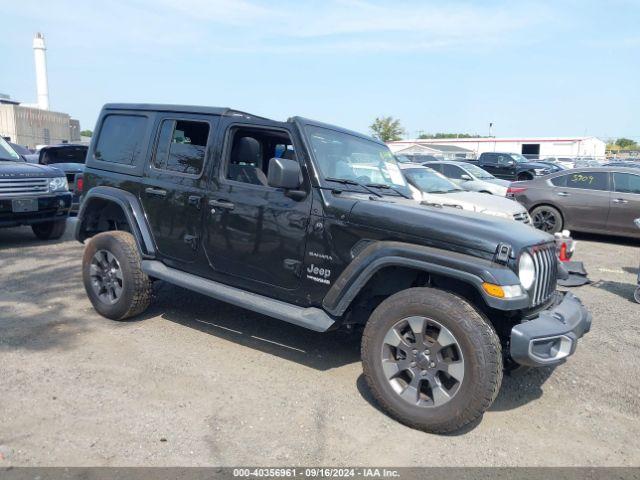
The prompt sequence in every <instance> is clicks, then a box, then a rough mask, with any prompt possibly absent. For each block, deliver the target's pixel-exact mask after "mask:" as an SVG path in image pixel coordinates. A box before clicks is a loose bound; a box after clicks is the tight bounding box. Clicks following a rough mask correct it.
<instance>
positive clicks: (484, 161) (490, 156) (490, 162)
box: [478, 153, 501, 178]
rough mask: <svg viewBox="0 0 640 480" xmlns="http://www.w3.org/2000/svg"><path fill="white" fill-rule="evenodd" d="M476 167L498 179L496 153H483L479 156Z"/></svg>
mask: <svg viewBox="0 0 640 480" xmlns="http://www.w3.org/2000/svg"><path fill="white" fill-rule="evenodd" d="M478 165H479V166H480V167H482V168H483V169H484V170H486V171H487V172H489V173H491V174H493V175H495V176H496V177H498V178H501V177H499V172H498V170H499V169H498V154H496V153H483V154H482V155H481V156H480V161H479V162H478Z"/></svg>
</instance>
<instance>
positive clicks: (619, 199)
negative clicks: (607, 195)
mask: <svg viewBox="0 0 640 480" xmlns="http://www.w3.org/2000/svg"><path fill="white" fill-rule="evenodd" d="M611 201H612V202H613V203H629V200H625V199H624V198H614V199H613V200H611Z"/></svg>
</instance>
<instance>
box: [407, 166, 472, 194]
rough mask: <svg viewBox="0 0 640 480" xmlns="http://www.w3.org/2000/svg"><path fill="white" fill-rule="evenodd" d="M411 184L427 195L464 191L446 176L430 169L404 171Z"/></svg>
mask: <svg viewBox="0 0 640 480" xmlns="http://www.w3.org/2000/svg"><path fill="white" fill-rule="evenodd" d="M404 174H405V175H406V176H407V179H408V180H409V183H411V184H412V185H413V186H414V187H416V188H417V189H418V190H420V191H422V192H425V193H450V192H458V191H460V190H462V189H461V188H459V187H458V186H457V185H456V184H455V183H453V182H452V181H451V180H449V179H448V178H447V177H445V176H444V175H441V174H439V173H438V172H436V171H435V170H431V169H430V168H410V169H407V170H404Z"/></svg>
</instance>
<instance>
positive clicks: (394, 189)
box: [365, 183, 413, 200]
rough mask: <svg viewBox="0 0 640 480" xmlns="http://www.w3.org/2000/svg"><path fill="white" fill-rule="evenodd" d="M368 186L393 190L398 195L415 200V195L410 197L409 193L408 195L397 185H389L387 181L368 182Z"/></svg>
mask: <svg viewBox="0 0 640 480" xmlns="http://www.w3.org/2000/svg"><path fill="white" fill-rule="evenodd" d="M365 185H366V186H367V187H373V188H381V189H388V190H393V191H394V192H396V193H397V194H398V195H400V196H402V197H404V198H407V199H409V200H413V197H410V196H409V195H407V194H406V193H404V192H402V190H400V189H397V188H395V187H392V186H391V185H387V184H386V183H367V184H365Z"/></svg>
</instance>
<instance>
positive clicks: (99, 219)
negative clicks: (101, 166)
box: [75, 186, 156, 258]
mask: <svg viewBox="0 0 640 480" xmlns="http://www.w3.org/2000/svg"><path fill="white" fill-rule="evenodd" d="M111 230H116V231H117V230H125V231H128V232H129V233H131V234H132V235H133V237H134V239H135V241H136V245H137V247H138V250H139V251H140V253H141V255H142V256H143V257H144V258H154V257H155V253H156V248H155V245H154V242H153V237H152V235H151V229H150V228H149V225H148V223H147V220H146V217H145V215H144V211H143V209H142V206H141V205H140V202H139V200H138V199H137V198H136V196H135V195H133V194H132V193H131V192H127V191H124V190H120V189H118V188H113V187H105V186H99V187H94V188H92V189H91V190H90V191H89V192H88V193H87V194H86V196H85V197H84V198H83V199H82V205H81V207H80V211H79V213H78V223H77V225H76V232H75V236H76V239H77V240H78V241H79V242H81V243H84V241H85V240H86V239H87V238H90V237H92V236H94V235H96V234H98V233H101V232H106V231H111Z"/></svg>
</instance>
